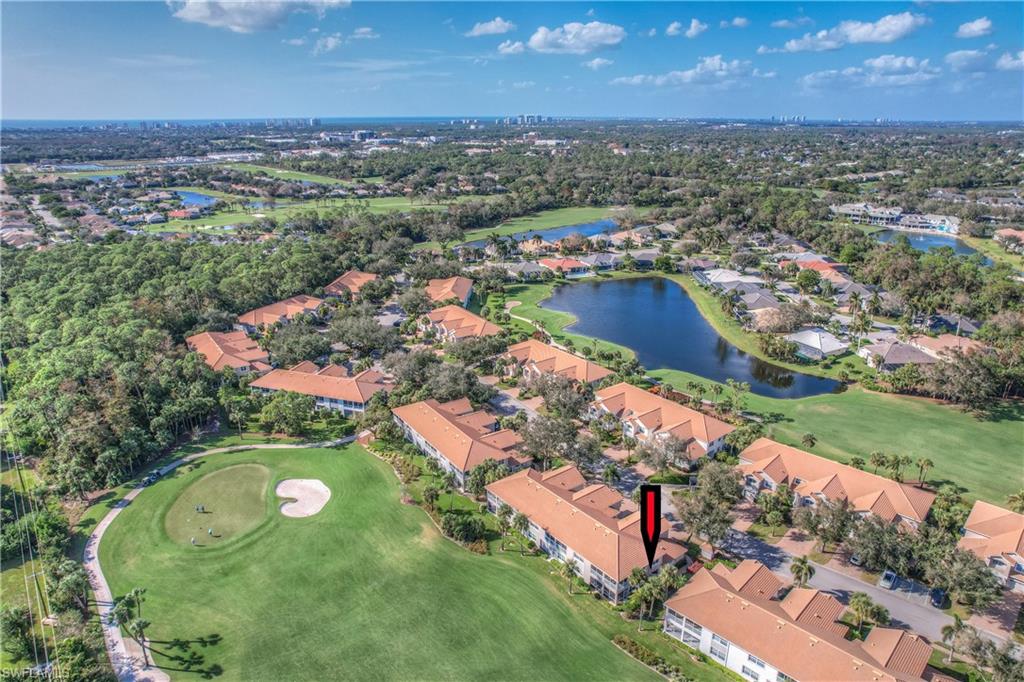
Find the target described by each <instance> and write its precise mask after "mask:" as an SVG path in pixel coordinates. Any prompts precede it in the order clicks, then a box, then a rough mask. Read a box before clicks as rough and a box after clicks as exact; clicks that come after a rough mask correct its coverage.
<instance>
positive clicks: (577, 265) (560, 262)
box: [537, 258, 593, 279]
mask: <svg viewBox="0 0 1024 682" xmlns="http://www.w3.org/2000/svg"><path fill="white" fill-rule="evenodd" d="M537 263H538V264H540V265H543V266H544V267H546V268H547V269H548V270H551V271H552V272H554V273H556V274H562V275H565V276H566V277H567V278H569V279H573V278H576V277H586V276H587V275H591V274H593V273H592V272H591V271H590V265H588V264H587V263H584V262H583V261H579V260H576V259H575V258H541V259H540V260H539V261H537Z"/></svg>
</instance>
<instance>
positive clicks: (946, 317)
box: [928, 313, 981, 336]
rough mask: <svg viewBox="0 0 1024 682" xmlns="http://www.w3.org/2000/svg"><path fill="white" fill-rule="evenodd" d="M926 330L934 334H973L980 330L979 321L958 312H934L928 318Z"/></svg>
mask: <svg viewBox="0 0 1024 682" xmlns="http://www.w3.org/2000/svg"><path fill="white" fill-rule="evenodd" d="M928 331H930V332H932V333H935V334H943V333H949V334H953V335H954V336H974V335H975V334H977V333H978V332H979V331H981V322H979V321H978V320H974V319H971V318H969V317H967V316H965V315H960V314H959V313H936V314H935V315H932V316H931V317H929V318H928Z"/></svg>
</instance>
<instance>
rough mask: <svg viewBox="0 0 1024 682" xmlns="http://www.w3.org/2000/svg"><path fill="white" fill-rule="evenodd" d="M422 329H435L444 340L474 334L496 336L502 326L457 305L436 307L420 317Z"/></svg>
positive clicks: (462, 337)
mask: <svg viewBox="0 0 1024 682" xmlns="http://www.w3.org/2000/svg"><path fill="white" fill-rule="evenodd" d="M419 326H420V329H421V330H428V329H430V330H433V331H434V333H435V334H436V335H437V337H438V338H439V339H441V340H442V341H458V340H459V339H465V338H469V337H472V336H495V335H497V334H501V333H502V331H503V330H502V328H501V327H499V326H498V325H496V324H494V323H493V322H489V321H488V320H485V319H484V318H482V317H480V316H479V315H476V314H474V313H471V312H469V311H468V310H466V309H465V308H461V307H459V306H457V305H446V306H442V307H440V308H435V309H434V310H431V311H430V312H429V313H427V314H426V315H424V316H423V317H421V318H420V325H419Z"/></svg>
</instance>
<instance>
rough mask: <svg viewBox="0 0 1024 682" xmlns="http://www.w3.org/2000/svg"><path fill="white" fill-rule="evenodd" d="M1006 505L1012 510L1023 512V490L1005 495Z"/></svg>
mask: <svg viewBox="0 0 1024 682" xmlns="http://www.w3.org/2000/svg"><path fill="white" fill-rule="evenodd" d="M1006 506H1008V507H1009V508H1010V511H1012V512H1017V513H1018V514H1024V490H1021V491H1020V492H1019V493H1014V494H1012V495H1010V496H1009V497H1007V498H1006Z"/></svg>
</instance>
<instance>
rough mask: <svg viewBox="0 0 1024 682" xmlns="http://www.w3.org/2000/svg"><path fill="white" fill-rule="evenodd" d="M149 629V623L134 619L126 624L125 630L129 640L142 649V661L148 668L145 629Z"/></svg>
mask: <svg viewBox="0 0 1024 682" xmlns="http://www.w3.org/2000/svg"><path fill="white" fill-rule="evenodd" d="M148 627H149V621H148V620H143V619H141V618H136V619H134V620H132V621H131V622H129V623H128V625H127V627H126V629H127V630H128V634H129V635H131V638H132V639H134V640H135V641H136V642H138V644H139V647H140V648H141V649H142V661H143V663H145V664H146V667H147V668H148V667H149V655H148V654H147V652H146V628H148Z"/></svg>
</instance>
